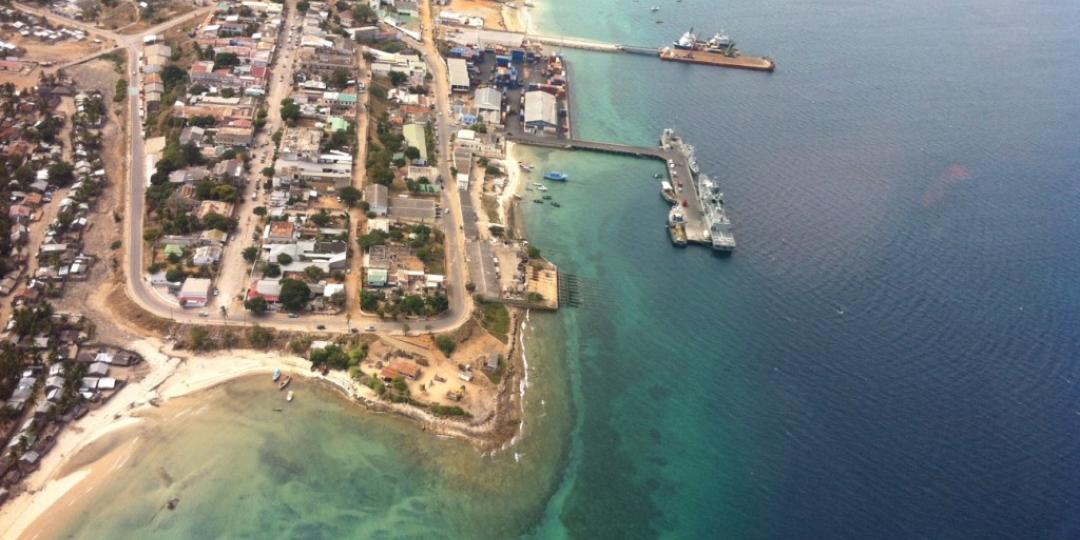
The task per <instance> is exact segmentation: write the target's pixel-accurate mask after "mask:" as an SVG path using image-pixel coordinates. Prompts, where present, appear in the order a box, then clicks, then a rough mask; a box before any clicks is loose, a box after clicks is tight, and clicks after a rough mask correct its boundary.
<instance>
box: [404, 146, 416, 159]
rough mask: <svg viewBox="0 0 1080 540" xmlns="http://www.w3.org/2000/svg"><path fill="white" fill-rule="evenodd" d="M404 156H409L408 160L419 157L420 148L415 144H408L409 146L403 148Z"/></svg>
mask: <svg viewBox="0 0 1080 540" xmlns="http://www.w3.org/2000/svg"><path fill="white" fill-rule="evenodd" d="M405 157H407V158H409V159H410V160H414V161H415V160H417V159H420V149H419V148H417V147H415V146H410V147H408V148H406V149H405Z"/></svg>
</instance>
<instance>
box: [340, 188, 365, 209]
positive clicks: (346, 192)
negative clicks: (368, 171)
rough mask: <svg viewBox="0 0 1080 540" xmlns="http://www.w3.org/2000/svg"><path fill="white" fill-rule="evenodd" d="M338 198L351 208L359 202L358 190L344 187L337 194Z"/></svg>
mask: <svg viewBox="0 0 1080 540" xmlns="http://www.w3.org/2000/svg"><path fill="white" fill-rule="evenodd" d="M338 196H339V197H341V202H343V203H345V204H346V205H347V206H349V207H353V206H356V203H357V202H358V201H359V200H360V190H359V189H356V188H354V187H352V186H345V187H343V188H341V191H339V192H338Z"/></svg>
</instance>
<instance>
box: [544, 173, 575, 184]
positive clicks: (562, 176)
mask: <svg viewBox="0 0 1080 540" xmlns="http://www.w3.org/2000/svg"><path fill="white" fill-rule="evenodd" d="M568 178H570V177H569V176H567V174H566V173H564V172H559V171H548V172H547V173H545V174H544V179H545V180H554V181H556V182H565V181H566V180H567V179H568Z"/></svg>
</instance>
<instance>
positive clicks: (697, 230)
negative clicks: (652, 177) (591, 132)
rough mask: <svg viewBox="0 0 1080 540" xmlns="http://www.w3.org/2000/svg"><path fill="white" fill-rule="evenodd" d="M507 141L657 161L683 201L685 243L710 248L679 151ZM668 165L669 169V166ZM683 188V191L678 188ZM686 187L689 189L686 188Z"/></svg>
mask: <svg viewBox="0 0 1080 540" xmlns="http://www.w3.org/2000/svg"><path fill="white" fill-rule="evenodd" d="M506 140H508V141H510V142H513V143H516V144H524V145H528V146H538V147H542V148H554V149H558V150H587V151H590V152H602V153H606V154H616V155H620V156H631V157H636V158H644V159H657V160H660V161H662V162H664V169H665V170H666V171H667V173H668V177H669V178H670V179H671V185H672V187H673V188H674V189H675V190H676V194H677V195H678V197H679V199H681V200H683V201H685V207H684V209H683V210H684V214H685V219H686V240H687V241H688V242H693V243H698V244H710V242H711V240H710V237H709V230H708V227H707V226H706V225H705V217H704V213H703V212H702V210H701V201H700V200H699V199H698V193H697V182H696V181H695V180H694V172H693V171H692V170H691V169H690V162H689V161H688V160H687V158H686V156H685V155H683V153H682V152H679V151H678V150H675V149H674V148H672V149H667V150H665V149H663V148H660V147H659V146H656V147H653V148H650V147H646V146H631V145H627V144H615V143H605V142H597V141H586V140H582V139H556V138H552V137H541V136H537V135H523V134H512V135H511V134H508V135H507V136H506ZM669 163H670V164H671V165H670V166H669V165H668V164H669ZM680 184H682V187H680ZM687 186H689V188H687Z"/></svg>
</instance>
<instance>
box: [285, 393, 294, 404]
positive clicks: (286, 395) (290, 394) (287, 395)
mask: <svg viewBox="0 0 1080 540" xmlns="http://www.w3.org/2000/svg"><path fill="white" fill-rule="evenodd" d="M292 398H293V393H292V390H289V393H288V394H285V401H292Z"/></svg>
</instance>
